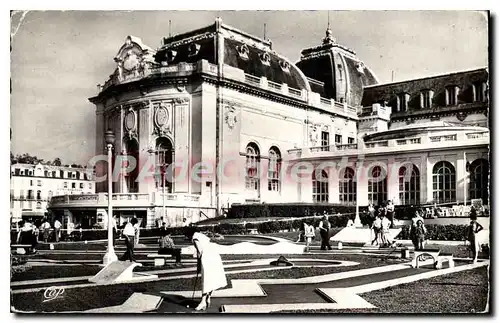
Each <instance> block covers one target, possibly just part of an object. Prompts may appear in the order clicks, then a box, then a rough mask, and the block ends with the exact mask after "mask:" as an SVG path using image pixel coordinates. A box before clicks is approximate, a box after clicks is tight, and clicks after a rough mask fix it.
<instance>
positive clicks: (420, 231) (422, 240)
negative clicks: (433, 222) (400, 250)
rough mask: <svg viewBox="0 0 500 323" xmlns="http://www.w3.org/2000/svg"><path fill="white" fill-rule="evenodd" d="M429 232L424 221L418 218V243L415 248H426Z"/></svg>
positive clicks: (416, 229)
mask: <svg viewBox="0 0 500 323" xmlns="http://www.w3.org/2000/svg"><path fill="white" fill-rule="evenodd" d="M426 233H427V229H426V228H425V226H424V221H422V220H418V221H417V226H416V228H415V239H416V243H417V245H416V246H415V250H422V249H424V244H425V234H426Z"/></svg>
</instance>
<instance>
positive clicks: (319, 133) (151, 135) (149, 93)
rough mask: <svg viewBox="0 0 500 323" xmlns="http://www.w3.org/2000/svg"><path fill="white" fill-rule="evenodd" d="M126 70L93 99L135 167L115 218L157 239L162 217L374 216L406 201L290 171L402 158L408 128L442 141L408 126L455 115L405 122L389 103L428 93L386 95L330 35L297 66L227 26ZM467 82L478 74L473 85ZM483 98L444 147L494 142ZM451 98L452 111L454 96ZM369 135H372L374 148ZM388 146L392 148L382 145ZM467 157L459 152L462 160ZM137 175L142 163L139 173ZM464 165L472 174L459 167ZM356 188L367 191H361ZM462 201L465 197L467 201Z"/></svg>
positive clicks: (143, 53)
mask: <svg viewBox="0 0 500 323" xmlns="http://www.w3.org/2000/svg"><path fill="white" fill-rule="evenodd" d="M115 62H116V69H115V72H114V73H113V74H112V75H111V76H110V78H109V80H108V81H106V83H105V84H104V85H103V86H101V85H99V86H98V91H99V92H98V94H97V95H96V96H95V97H92V98H90V101H91V102H92V103H94V104H95V106H96V120H97V122H96V154H97V155H102V154H105V153H106V147H105V142H104V132H105V131H106V130H107V129H111V130H112V131H113V132H114V133H115V134H116V138H117V139H116V143H115V145H114V155H115V156H114V157H115V158H116V157H120V158H121V159H120V160H123V159H125V160H127V161H126V162H125V163H123V162H120V163H115V165H114V167H115V171H116V173H118V174H120V175H119V176H118V177H117V178H116V179H115V180H114V184H113V192H114V193H115V194H114V195H113V199H114V200H115V201H116V203H114V204H113V205H114V211H115V212H116V213H117V214H119V215H120V216H122V217H128V216H132V215H136V216H138V217H140V218H141V219H143V222H142V223H143V225H144V226H152V225H154V223H155V220H156V219H158V218H160V217H164V220H165V221H168V222H170V224H172V225H175V224H176V223H180V222H182V219H183V218H184V217H187V218H190V219H191V220H192V221H197V220H200V219H203V218H204V217H213V216H215V215H217V214H220V213H221V212H222V211H223V209H224V208H228V207H230V205H231V204H233V203H263V202H266V203H272V202H283V203H286V202H297V201H303V202H312V201H317V202H329V203H344V202H345V203H351V202H352V201H353V198H355V196H359V199H360V201H361V202H362V203H367V202H368V200H372V201H373V200H374V196H376V199H380V198H385V197H387V198H393V197H395V196H396V197H397V196H399V193H397V192H396V190H395V189H394V188H392V184H391V185H390V186H389V187H391V188H389V187H387V188H384V187H382V186H380V185H378V184H377V185H378V186H377V188H380V191H382V190H384V189H385V191H387V192H388V193H387V194H386V195H387V196H386V195H384V194H382V195H380V194H379V192H378V191H376V192H371V191H370V192H368V191H366V190H367V188H368V186H370V187H372V185H371V184H370V183H368V182H362V181H361V182H358V183H357V187H356V185H353V184H352V183H351V184H349V183H348V181H347V183H348V184H346V185H344V184H338V183H337V179H336V178H335V177H334V176H333V175H332V174H333V173H334V172H330V171H328V169H326V170H321V172H320V171H318V172H317V173H321V174H323V175H325V178H326V179H327V180H326V183H325V181H324V180H323V181H317V180H314V181H312V180H311V178H310V177H309V178H308V180H301V181H299V182H297V181H294V180H293V178H292V177H293V176H290V175H289V172H290V171H291V170H292V169H293V167H295V166H296V165H297V164H298V163H301V162H311V163H312V164H314V165H318V164H320V162H321V161H325V160H326V161H328V160H329V161H336V160H337V159H339V158H340V159H345V158H347V160H348V162H351V159H352V157H353V156H358V155H359V154H365V155H366V156H367V158H373V159H380V156H386V155H387V154H388V153H389V152H391V153H392V154H394V151H395V150H396V148H395V146H393V144H392V141H391V140H393V139H392V138H393V137H391V136H392V134H393V132H394V129H395V128H396V127H399V129H400V130H399V133H403V134H408V133H410V132H411V133H414V136H415V138H417V136H418V135H420V134H425V136H427V137H426V138H431V137H429V136H430V135H429V134H428V132H427V131H426V130H425V129H420V130H418V129H417V130H411V131H410V130H409V129H405V128H404V127H403V126H401V125H402V122H403V121H401V120H407V119H411V120H417V119H418V120H424V119H426V118H435V116H436V115H439V117H440V118H441V117H442V118H445V116H444V115H445V114H444V112H443V111H444V110H448V108H447V109H435V108H434V107H429V108H428V109H427V110H426V112H422V111H424V110H421V111H413V109H410V108H408V109H407V110H404V111H403V110H402V109H401V108H396V110H394V109H395V108H392V107H391V106H390V105H389V104H400V105H397V107H400V106H402V105H401V104H403V103H404V102H403V103H398V102H400V101H398V100H399V99H394V100H393V97H394V98H397V97H398V95H399V94H400V93H399V92H401V93H403V99H405V98H406V97H407V96H408V95H409V96H410V98H412V97H413V96H414V95H415V93H413V92H412V91H413V90H414V89H415V88H416V87H417V86H420V85H413V88H412V89H413V90H409V89H406V88H405V87H404V86H402V85H401V87H402V88H401V89H400V90H398V91H399V92H395V90H394V87H396V85H392V86H391V85H378V81H377V79H376V77H375V76H374V74H373V72H372V71H371V70H370V69H369V68H368V67H367V66H366V65H365V64H363V62H361V61H360V60H359V59H358V58H357V57H356V54H355V52H354V51H352V50H351V49H349V48H346V47H344V46H341V45H339V44H337V43H336V41H335V40H334V39H333V37H332V35H331V31H329V30H327V34H326V37H325V39H324V40H323V43H322V45H320V46H318V47H314V48H309V49H305V50H304V51H302V57H301V59H300V61H299V62H297V63H296V64H293V63H291V62H290V61H289V60H288V59H286V58H285V57H283V56H282V55H280V54H278V53H277V52H275V51H274V50H273V49H272V43H271V42H270V41H267V40H261V39H259V38H257V37H255V36H252V35H248V34H246V33H244V32H242V31H239V30H237V29H235V28H233V27H230V26H227V25H224V24H222V22H221V21H220V20H216V22H215V24H213V25H211V26H208V27H205V28H202V29H198V30H194V31H192V32H188V33H185V34H181V35H177V36H173V37H170V38H165V39H163V44H162V46H160V48H158V49H156V50H153V49H151V48H149V47H148V46H146V45H144V44H143V43H142V41H141V40H140V39H139V38H136V37H132V36H129V37H127V38H126V41H125V44H124V45H123V46H122V47H121V48H120V50H119V51H118V54H117V55H116V57H115ZM481 71H483V70H481ZM468 73H475V72H466V73H465V74H468ZM478 73H479V74H481V73H483V72H478ZM481 75H482V76H478V77H477V78H475V77H472V78H471V80H472V79H474V80H473V81H474V82H476V83H477V82H479V80H483V82H485V84H486V82H487V73H483V74H481ZM444 79H446V77H444ZM467 80H468V79H467V77H464V78H463V83H457V82H455V83H454V85H456V87H458V88H460V86H461V85H462V84H465V83H467ZM409 82H410V83H411V82H416V81H409ZM417 83H418V82H417ZM476 83H474V84H476ZM474 86H478V85H474ZM477 89H478V90H480V91H482V92H481V93H483V94H476V95H477V96H480V95H483V96H482V97H481V98H483V100H482V101H481V103H480V105H481V107H480V108H479V107H477V105H479V103H477V104H476V103H474V104H473V106H474V109H472V108H470V107H469V105H467V106H463V107H461V106H460V104H462V102H461V101H460V100H461V99H460V98H462V99H463V98H464V97H465V96H460V95H459V99H458V101H457V102H455V103H456V105H457V107H456V111H454V112H453V113H458V114H457V116H458V115H460V118H463V119H464V120H466V121H464V120H462V121H460V120H457V121H458V123H461V124H462V125H463V124H468V125H470V127H468V128H463V129H462V128H457V127H458V126H456V125H455V126H453V127H454V128H453V129H452V128H450V129H447V128H446V126H447V125H445V124H441V125H440V126H439V127H438V128H436V131H437V132H436V136H438V135H439V136H441V135H442V134H441V133H446V135H448V132H449V131H451V132H453V131H456V132H457V139H458V138H459V137H460V138H462V137H463V136H465V137H467V138H469V137H470V136H472V135H471V134H474V133H477V134H479V133H481V134H483V133H484V132H485V131H486V132H487V129H486V128H477V127H475V126H473V125H472V124H471V123H469V121H471V120H479V119H477V118H478V117H477V115H478V112H479V114H481V115H482V118H483V119H482V120H483V121H480V122H483V124H479V126H484V121H485V120H486V116H485V115H484V114H482V113H483V112H484V111H487V105H488V104H487V96H486V89H485V88H483V87H480V88H477ZM440 90H441V89H439V90H437V89H436V90H435V93H437V92H438V91H440ZM446 91H447V90H446ZM405 93H407V94H408V95H406V94H405ZM446 93H447V92H446ZM460 93H461V92H460ZM475 93H477V92H475ZM405 95H406V96H405ZM439 95H440V94H439ZM439 95H438V96H436V98H437V97H440V96H439ZM446 95H448V94H446ZM447 97H448V98H449V99H450V100H452V99H453V97H452V95H451V94H450V95H448V96H447ZM426 98H427V97H426ZM411 100H413V99H410V101H409V102H413V101H411ZM419 100H420V99H419ZM386 101H387V104H386ZM447 102H448V101H447ZM410 106H411V105H410ZM398 109H399V110H398ZM403 112H404V113H403ZM462 114H465V115H467V117H463V116H462ZM417 115H418V117H416V116H417ZM443 120H448V119H443ZM418 122H420V121H418ZM418 122H417V123H418ZM400 126H401V127H400ZM381 131H382V133H381ZM391 131H392V132H391ZM415 131H416V132H415ZM432 131H433V130H432ZM464 131H465V132H464ZM375 132H378V133H377V134H375ZM384 133H385V135H384ZM396 133H398V131H396ZM360 134H361V135H367V137H366V140H364V139H363V138H361V137H360ZM446 135H444V134H443V135H442V136H446ZM449 135H450V136H451V134H449ZM386 136H389V137H387V138H386ZM474 136H476V135H474ZM478 136H479V135H478ZM481 136H483V135H481ZM465 137H464V138H465ZM486 137H487V136H485V137H481V138H482V139H481V140H482V141H481V144H478V143H474V144H473V147H472V146H470V145H468V144H467V143H465V146H466V147H467V149H469V148H470V149H472V150H471V152H470V154H469V155H468V156H469V157H468V159H467V160H469V159H471V160H472V158H473V157H471V156H476V155H477V158H483V157H484V156H485V154H487V149H488V148H487V146H488V142H487V141H489V137H488V138H487V139H484V138H486ZM413 139H414V138H413V137H412V138H409V139H405V140H408V141H409V142H411V140H413ZM384 140H385V141H386V142H387V146H384V145H385V144H383V143H382V144H381V143H380V142H382V141H384ZM394 140H396V141H397V140H399V142H402V140H403V139H394ZM421 140H422V142H425V140H424V139H421ZM429 140H430V141H431V142H433V141H432V140H434V139H429ZM471 140H472V139H471ZM396 141H394V142H396ZM443 142H444V141H443ZM427 143H428V142H427ZM460 143H462V142H460ZM470 143H471V145H472V141H470ZM380 145H382V146H380ZM396 145H399V144H398V143H397V144H396ZM463 145H464V144H462V145H461V146H460V145H458V146H456V147H455V148H456V149H457V151H462V150H463V148H464V146H463ZM430 146H432V147H430ZM445 146H446V147H445ZM469 146H470V147H469ZM379 147H380V149H379ZM408 147H409V146H408ZM418 147H421V146H418ZM436 147H437V146H436V145H434V144H430V143H428V144H427V146H426V148H424V147H423V146H422V147H421V148H417V146H412V148H415V149H410V150H405V149H402V150H401V155H397V156H393V157H394V158H395V159H400V157H399V156H401V158H402V159H404V160H410V161H413V160H414V159H415V158H416V157H415V156H417V157H419V158H420V157H421V155H422V154H421V153H422V151H428V150H429V149H431V150H432V151H435V148H436ZM386 148H387V149H386ZM405 148H406V147H405ZM364 149H366V151H365V150H364ZM398 149H399V146H398ZM421 149H422V151H421ZM449 149H450V146H449V145H448V143H446V144H445V145H443V149H438V150H437V152H436V154H437V155H436V154H434V152H432V153H431V152H429V157H428V158H430V159H432V158H436V159H441V157H438V156H441V155H443V156H444V157H443V158H444V159H445V160H447V158H448V157H449V156H448V155H450V156H451V154H452V153H449V152H446V153H445V152H444V151H445V150H446V151H449ZM457 151H456V152H454V154H455V155H456V156H458V153H457ZM398 154H399V152H398ZM439 154H441V155H439ZM474 154H475V155H474ZM127 156H132V157H134V158H129V159H128V158H127ZM447 156H448V157H447ZM384 158H385V157H384ZM391 158H392V157H391ZM450 158H451V157H450ZM457 158H461V157H460V156H458V157H457ZM474 158H475V157H474ZM430 159H426V160H425V161H424V160H423V159H419V160H418V161H416V160H415V161H414V163H417V164H419V165H421V167H420V168H419V172H420V173H425V172H426V169H428V167H431V168H432V167H433V163H432V162H429V160H430ZM486 159H487V157H486ZM131 160H133V161H131ZM130 163H136V165H135V167H131V164H130ZM455 164H456V167H457V168H460V166H458V162H455ZM172 165H174V166H175V167H173V166H172ZM422 165H423V166H422ZM117 167H118V169H116V168H117ZM106 170H107V164H106V163H98V164H97V167H96V176H97V177H100V176H106V173H107V171H106ZM117 170H118V171H117ZM377 171H378V172H380V171H381V170H379V169H377ZM420 173H419V174H420ZM145 174H146V175H145ZM310 175H311V174H309V176H310ZM342 176H343V178H344V179H349V178H351V179H352V178H353V176H354V173H353V170H352V169H349V170H347V171H343V173H342ZM457 176H460V172H458V174H457ZM426 178H428V177H426ZM457 178H458V177H457ZM390 181H395V180H394V179H390ZM413 181H414V182H415V180H413ZM421 181H422V180H421ZM391 183H393V182H391ZM394 183H395V182H394ZM428 184H431V185H430V186H432V183H428V182H426V181H424V182H422V185H421V186H420V188H421V190H422V192H423V191H424V190H425V189H424V185H428ZM96 185H97V187H96V190H97V192H103V193H102V194H100V195H99V196H100V198H99V201H98V203H96V204H95V205H94V206H93V207H95V209H96V212H98V213H99V214H102V215H103V217H102V218H103V219H104V218H105V217H106V210H105V202H106V199H107V195H106V194H105V193H104V192H107V186H106V185H107V182H106V181H102V182H98V183H96ZM379 186H380V187H379ZM403 186H404V185H403ZM354 187H356V190H358V191H354V192H352V190H353V189H354ZM369 194H371V195H369ZM450 194H451V193H450ZM445 195H446V194H445ZM368 196H371V198H368ZM429 196H431V195H430V193H428V192H427V191H426V192H423V193H419V196H418V197H417V196H416V195H415V194H413V193H408V194H406V193H404V194H403V200H404V201H405V202H404V203H406V201H407V200H411V201H412V202H421V203H427V202H429V201H431V200H432V198H429ZM438 196H441V195H439V194H438ZM447 196H448V195H446V197H447ZM455 197H456V198H460V194H458V193H457V194H456V196H455ZM449 199H452V198H451V195H450V198H449ZM395 200H397V199H396V198H395ZM399 201H401V199H400V200H399ZM90 206H91V205H70V204H61V203H59V204H58V203H53V204H52V206H51V208H52V209H53V210H54V211H58V210H59V212H60V211H61V210H66V211H68V210H69V211H71V210H76V209H78V208H79V207H90Z"/></svg>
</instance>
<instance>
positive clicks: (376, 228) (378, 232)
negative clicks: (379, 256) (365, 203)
mask: <svg viewBox="0 0 500 323" xmlns="http://www.w3.org/2000/svg"><path fill="white" fill-rule="evenodd" d="M372 230H373V235H374V238H373V240H372V245H373V243H375V242H377V246H380V244H381V242H382V237H381V236H382V217H381V216H377V217H376V218H375V220H374V221H373V224H372Z"/></svg>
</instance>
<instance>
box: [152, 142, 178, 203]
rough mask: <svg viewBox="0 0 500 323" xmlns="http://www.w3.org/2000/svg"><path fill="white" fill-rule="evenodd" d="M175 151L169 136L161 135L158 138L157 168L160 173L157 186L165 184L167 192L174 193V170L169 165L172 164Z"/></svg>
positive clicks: (161, 186) (160, 186)
mask: <svg viewBox="0 0 500 323" xmlns="http://www.w3.org/2000/svg"><path fill="white" fill-rule="evenodd" d="M173 153H174V152H173V145H172V142H171V141H170V140H169V139H168V138H165V137H161V138H158V139H157V140H156V168H157V170H158V173H159V175H160V176H158V177H157V178H158V180H157V181H156V187H157V188H163V187H164V186H165V190H166V192H167V193H172V182H173V176H172V173H173V170H172V169H171V167H170V168H169V167H168V166H170V164H172V160H173Z"/></svg>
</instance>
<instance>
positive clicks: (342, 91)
mask: <svg viewBox="0 0 500 323" xmlns="http://www.w3.org/2000/svg"><path fill="white" fill-rule="evenodd" d="M301 54H302V56H301V58H300V60H299V61H298V62H297V63H296V65H297V66H298V67H299V69H300V70H301V71H302V72H303V73H304V74H305V75H306V76H307V77H308V78H310V79H312V80H309V82H310V85H311V90H312V91H314V92H317V93H319V94H320V95H321V96H322V97H325V98H328V99H334V100H335V101H339V102H347V104H348V105H351V106H359V105H360V104H361V99H362V97H363V87H365V86H369V85H375V84H378V83H379V82H378V80H377V77H376V76H375V74H374V73H373V72H372V71H371V70H370V69H369V68H368V67H367V66H366V65H365V64H364V63H363V62H362V61H361V60H359V59H358V58H357V57H356V53H355V52H354V51H353V50H351V49H349V48H347V47H344V46H342V45H339V44H338V43H337V41H336V40H335V38H333V36H332V31H331V30H330V29H327V30H326V37H325V38H323V44H322V45H320V46H317V47H313V48H308V49H304V50H303V51H302V53H301ZM316 81H319V82H316Z"/></svg>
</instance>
